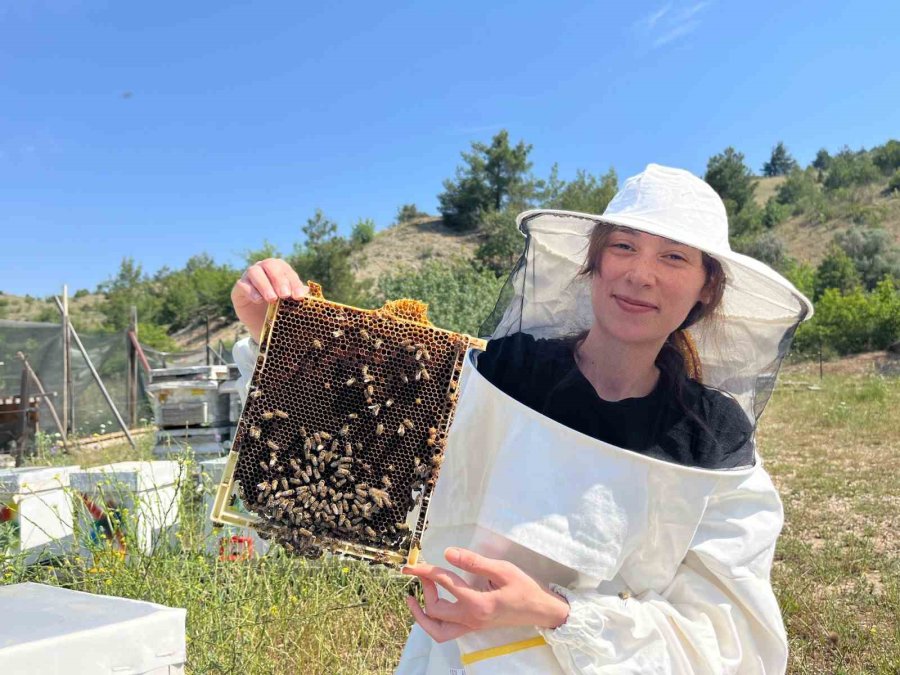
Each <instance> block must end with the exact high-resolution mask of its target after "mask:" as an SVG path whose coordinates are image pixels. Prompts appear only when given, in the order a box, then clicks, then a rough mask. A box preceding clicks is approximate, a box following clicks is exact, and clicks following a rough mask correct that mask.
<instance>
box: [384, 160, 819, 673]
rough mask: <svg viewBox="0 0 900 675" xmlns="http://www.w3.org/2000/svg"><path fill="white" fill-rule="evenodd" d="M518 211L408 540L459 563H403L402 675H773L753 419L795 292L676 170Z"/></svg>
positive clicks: (700, 187) (782, 659)
mask: <svg viewBox="0 0 900 675" xmlns="http://www.w3.org/2000/svg"><path fill="white" fill-rule="evenodd" d="M518 222H519V228H520V229H521V231H522V232H523V233H524V234H525V236H526V248H525V253H524V255H523V257H522V259H521V261H520V263H519V265H518V266H517V267H516V269H515V270H514V272H513V274H512V275H511V277H510V280H509V283H508V284H507V287H506V289H505V291H504V294H503V297H502V300H501V302H500V303H498V309H497V312H495V318H494V319H492V323H493V325H489V326H488V328H487V330H485V331H483V334H490V335H491V341H490V342H489V343H488V348H487V350H486V351H485V352H483V353H481V354H480V355H478V356H477V357H476V355H474V354H470V358H468V359H467V363H466V365H465V368H464V371H463V383H462V390H461V395H460V399H459V403H458V406H457V410H456V416H455V420H454V422H453V426H452V428H451V431H450V435H449V439H448V447H447V452H446V458H445V461H444V465H443V468H442V470H441V478H440V480H439V481H438V484H437V487H436V489H435V493H434V495H433V497H432V500H431V504H430V506H429V511H428V522H429V524H428V528H427V529H426V531H425V535H424V537H423V541H422V557H423V559H424V560H426V561H428V562H431V563H436V564H440V563H442V562H443V560H444V559H446V560H447V562H449V563H450V565H452V566H453V567H455V568H457V570H459V572H453V571H451V570H449V569H445V568H442V567H437V566H434V565H429V564H420V565H417V566H415V567H414V568H407V570H406V571H407V572H408V573H411V574H415V575H416V576H418V577H419V578H420V580H421V581H422V586H423V591H424V600H425V606H424V609H423V608H421V607H420V606H419V604H418V603H417V602H416V601H415V599H413V598H410V599H409V604H410V609H411V611H412V613H413V615H414V617H415V620H416V622H417V624H418V625H417V626H414V628H413V632H412V634H411V635H410V637H409V641H408V642H407V645H406V648H405V650H404V653H403V657H402V660H401V662H400V665H399V667H398V669H397V671H396V672H397V675H412V674H417V675H453V674H455V673H469V674H475V673H506V674H515V675H522V674H525V673H569V674H574V673H582V674H588V673H590V674H593V673H781V672H783V671H784V670H785V667H786V661H787V643H786V638H785V633H784V627H783V624H782V619H781V614H780V612H779V609H778V604H777V602H776V600H775V596H774V594H773V592H772V587H771V585H770V583H769V571H770V568H771V564H772V556H773V553H774V549H775V540H776V538H777V536H778V533H779V531H780V529H781V525H782V509H781V503H780V501H779V499H778V495H777V493H776V491H775V488H774V486H773V485H772V483H771V481H770V479H769V476H768V475H767V474H766V472H765V470H764V469H763V467H762V464H761V461H760V458H759V456H758V455H757V454H756V452H755V447H754V441H753V430H754V426H755V423H756V419H757V417H758V416H759V414H760V413H761V412H762V409H763V407H764V405H765V403H766V400H767V399H768V396H769V394H770V393H771V389H772V387H773V385H774V379H775V375H776V372H777V370H778V367H779V365H780V363H781V359H782V358H783V356H784V354H785V352H786V350H787V347H788V345H789V343H790V340H791V338H792V336H793V333H794V331H795V330H796V328H797V325H798V324H799V323H800V321H802V320H803V319H804V318H807V317H808V316H810V315H811V313H812V307H811V305H810V303H809V301H808V300H807V299H806V298H805V297H803V295H801V294H800V293H799V292H798V291H797V290H796V289H795V288H794V287H793V286H792V285H791V284H790V283H789V282H788V281H786V280H785V279H783V278H782V277H781V276H779V275H778V274H777V273H775V272H774V271H772V270H771V269H769V268H768V267H766V266H765V265H763V264H761V263H759V262H758V261H756V260H753V259H751V258H747V257H745V256H742V255H739V254H736V253H733V252H732V251H731V250H730V248H729V245H728V221H727V217H726V214H725V208H724V205H723V204H722V201H721V199H719V197H718V195H717V194H716V193H715V192H714V191H713V189H712V188H711V187H709V186H708V185H707V184H706V183H704V182H703V181H701V180H700V179H698V178H696V177H695V176H693V175H691V174H690V173H688V172H686V171H683V170H679V169H670V168H666V167H662V166H658V165H653V164H651V165H650V166H648V167H647V169H646V170H645V171H644V172H643V173H641V174H639V175H637V176H635V177H633V178H631V179H629V180H628V181H627V182H626V183H625V186H624V187H623V189H622V190H621V191H620V192H619V193H618V194H617V195H616V196H615V198H614V199H613V200H612V202H610V204H609V207H608V208H607V210H606V212H605V213H604V214H603V215H602V216H591V215H587V214H579V213H567V212H561V211H529V212H527V213H524V214H522V215H521V216H520V217H519V219H518ZM476 362H477V367H476V365H475V364H476ZM701 381H702V383H703V384H700V382H701Z"/></svg>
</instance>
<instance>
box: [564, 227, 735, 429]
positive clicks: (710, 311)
mask: <svg viewBox="0 0 900 675" xmlns="http://www.w3.org/2000/svg"><path fill="white" fill-rule="evenodd" d="M619 229H623V228H620V227H619V226H618V225H613V224H611V223H605V222H599V223H597V224H596V225H595V226H594V228H593V230H591V234H590V238H589V240H588V250H587V257H586V258H585V261H584V264H583V265H582V266H581V269H580V270H579V271H578V275H577V276H578V277H582V276H587V277H590V276H593V275H594V274H595V273H598V272H599V271H600V258H601V254H602V253H603V250H604V249H605V248H606V243H607V241H608V240H609V237H610V235H611V234H612V233H613V232H615V231H616V230H619ZM701 254H702V256H703V269H704V271H705V272H706V282H705V284H704V290H706V292H707V295H708V302H706V303H703V302H700V301H698V302H697V303H696V304H695V305H694V306H693V307H692V308H691V310H690V311H689V312H688V314H687V316H686V317H685V319H684V321H682V322H681V325H680V326H678V328H676V329H675V330H674V331H673V332H672V333H670V334H669V336H668V337H667V338H666V341H665V343H664V344H663V346H662V349H660V350H659V354H658V355H657V356H656V367H657V368H659V371H660V376H661V377H662V378H664V381H665V383H666V384H667V385H668V386H669V388H670V389H671V390H672V391H673V393H674V394H675V400H676V401H677V402H678V405H679V407H681V409H682V410H683V411H684V412H685V413H686V414H687V415H688V416H690V417H691V418H693V419H695V420H696V421H697V422H699V423H700V425H701V426H702V427H703V428H704V429H706V430H707V431H709V429H707V428H706V425H705V424H704V423H703V421H702V420H700V419H699V418H698V417H697V415H696V414H695V413H694V412H693V411H692V410H690V409H689V408H688V406H687V405H686V404H685V402H684V396H683V382H684V379H685V378H686V377H690V373H689V372H688V369H687V364H686V362H685V357H684V353H683V352H682V349H681V347H680V345H681V344H684V343H685V342H687V339H686V337H685V334H684V333H683V331H684V330H685V329H686V328H688V327H689V326H692V325H694V324H696V323H697V322H699V321H701V320H703V319H707V320H709V321H714V320H715V317H716V310H718V308H719V305H720V304H721V303H722V296H723V295H724V294H725V282H726V277H725V270H723V269H722V265H721V263H719V261H718V260H716V259H715V258H713V257H712V256H711V255H708V254H707V253H704V252H702V251H701ZM586 336H587V333H586V332H585V333H583V334H581V335H579V336H578V337H577V338H576V339H575V340H573V342H572V347H573V349H574V348H576V347H577V346H578V345H579V344H580V343H581V342H582V341H583V340H584V338H585V337H586ZM698 379H699V378H698Z"/></svg>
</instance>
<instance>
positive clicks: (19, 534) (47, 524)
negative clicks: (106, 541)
mask: <svg viewBox="0 0 900 675" xmlns="http://www.w3.org/2000/svg"><path fill="white" fill-rule="evenodd" d="M77 470H78V467H77V466H59V467H19V468H11V469H2V470H0V554H5V555H18V554H24V555H25V564H31V563H33V562H35V561H37V560H38V559H40V558H41V557H45V556H57V555H62V554H64V553H66V552H67V551H69V550H70V548H71V546H72V501H71V498H70V496H69V494H68V492H67V489H68V487H69V474H70V473H71V472H73V471H77Z"/></svg>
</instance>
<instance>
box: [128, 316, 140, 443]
mask: <svg viewBox="0 0 900 675" xmlns="http://www.w3.org/2000/svg"><path fill="white" fill-rule="evenodd" d="M129 330H130V331H131V333H132V334H133V335H134V337H135V338H137V332H138V325H137V307H135V306H134V305H132V306H131V327H130V328H129ZM125 341H126V342H127V345H126V349H127V350H128V423H129V424H130V425H131V428H132V429H134V428H135V427H136V426H137V400H138V361H137V352H136V350H135V348H134V341H133V340H132V339H131V335H129V334H128V333H127V332H126V333H125Z"/></svg>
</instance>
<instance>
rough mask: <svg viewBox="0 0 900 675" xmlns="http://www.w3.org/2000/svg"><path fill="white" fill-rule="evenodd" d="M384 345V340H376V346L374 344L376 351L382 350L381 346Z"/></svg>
mask: <svg viewBox="0 0 900 675" xmlns="http://www.w3.org/2000/svg"><path fill="white" fill-rule="evenodd" d="M383 344H384V341H383V340H375V344H374V346H375V349H381V345H383Z"/></svg>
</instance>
